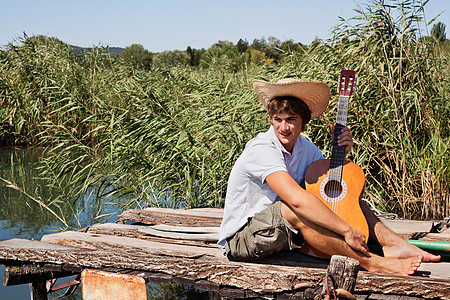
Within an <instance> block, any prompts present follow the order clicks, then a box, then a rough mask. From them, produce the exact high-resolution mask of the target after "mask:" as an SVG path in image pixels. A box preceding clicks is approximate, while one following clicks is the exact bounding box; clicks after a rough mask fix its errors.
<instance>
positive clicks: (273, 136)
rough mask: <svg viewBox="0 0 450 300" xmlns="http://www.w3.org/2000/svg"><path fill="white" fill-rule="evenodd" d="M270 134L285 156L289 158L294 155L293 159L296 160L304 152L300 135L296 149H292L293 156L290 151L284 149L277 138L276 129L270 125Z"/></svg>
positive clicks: (296, 142) (295, 145)
mask: <svg viewBox="0 0 450 300" xmlns="http://www.w3.org/2000/svg"><path fill="white" fill-rule="evenodd" d="M268 133H269V136H270V138H271V140H272V141H273V142H274V143H275V145H277V146H278V148H280V150H281V152H283V153H284V154H287V155H289V156H291V155H292V158H293V159H296V158H297V157H298V155H299V154H300V153H301V152H302V151H303V147H302V138H301V135H299V136H298V137H297V140H296V141H295V144H294V147H293V148H292V154H291V153H290V152H289V151H287V150H286V148H284V146H283V144H282V143H281V142H280V140H279V139H278V138H277V136H276V134H275V129H274V128H273V125H270V128H269V130H268Z"/></svg>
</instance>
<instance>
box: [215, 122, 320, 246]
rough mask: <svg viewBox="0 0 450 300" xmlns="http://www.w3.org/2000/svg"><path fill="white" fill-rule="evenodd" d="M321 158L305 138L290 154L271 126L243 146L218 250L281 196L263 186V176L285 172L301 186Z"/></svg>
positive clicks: (232, 176)
mask: <svg viewBox="0 0 450 300" xmlns="http://www.w3.org/2000/svg"><path fill="white" fill-rule="evenodd" d="M319 159H323V155H322V152H321V151H320V150H319V148H317V147H316V145H314V144H313V143H311V142H310V141H308V140H307V139H306V138H304V137H302V136H299V137H298V138H297V141H296V142H295V144H294V147H293V148H292V154H291V153H289V151H287V150H286V149H285V148H284V147H283V144H282V143H281V142H280V140H278V138H277V137H276V135H275V132H274V128H273V126H270V128H269V130H268V131H267V132H264V133H260V134H258V135H257V136H256V137H255V138H253V139H251V140H250V141H249V142H248V143H247V144H246V145H245V149H244V151H243V152H242V154H241V156H240V157H239V158H238V159H237V161H236V163H235V164H234V166H233V169H232V170H231V173H230V178H229V179H228V186H227V193H226V196H225V209H224V214H223V219H222V224H221V226H220V232H219V242H218V245H219V247H224V246H225V244H226V239H227V238H229V237H230V236H232V235H234V234H235V233H236V232H237V231H238V230H239V229H240V228H241V227H242V226H243V225H244V224H245V223H246V222H247V219H248V218H251V217H253V215H254V214H255V213H257V212H260V211H262V210H263V209H265V208H267V207H269V206H270V205H272V204H273V203H274V202H275V201H278V200H281V199H280V197H278V195H277V194H276V193H275V192H274V191H273V190H272V189H271V188H270V186H269V185H268V184H267V183H266V177H267V176H268V175H270V174H272V173H274V172H277V171H286V172H288V173H289V175H291V177H292V178H293V179H294V180H295V181H296V182H297V183H298V184H300V183H301V182H302V181H303V180H304V177H305V172H306V169H307V168H308V166H309V165H310V164H311V163H313V162H314V161H316V160H319Z"/></svg>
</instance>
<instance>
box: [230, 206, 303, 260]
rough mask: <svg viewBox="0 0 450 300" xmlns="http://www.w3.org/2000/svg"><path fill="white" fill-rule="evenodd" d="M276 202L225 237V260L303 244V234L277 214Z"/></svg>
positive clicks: (268, 253)
mask: <svg viewBox="0 0 450 300" xmlns="http://www.w3.org/2000/svg"><path fill="white" fill-rule="evenodd" d="M280 205H281V202H280V201H277V202H275V203H274V204H273V205H271V206H270V207H268V208H266V209H264V210H262V211H260V212H258V213H256V214H255V215H254V216H253V218H249V219H248V221H247V223H246V224H245V225H244V226H243V227H242V228H241V229H239V231H238V232H236V233H235V234H234V235H233V236H232V237H230V238H228V239H227V244H226V246H225V255H226V256H227V257H228V259H229V260H236V261H250V260H257V259H260V258H263V257H266V256H269V255H271V254H273V253H276V252H279V251H281V250H283V249H290V250H292V249H295V248H300V247H301V246H303V244H304V242H305V241H304V238H303V235H302V234H301V232H300V231H298V230H296V229H295V228H294V227H293V226H292V225H291V224H290V223H289V222H288V221H286V220H285V219H284V218H283V217H282V216H281V210H280Z"/></svg>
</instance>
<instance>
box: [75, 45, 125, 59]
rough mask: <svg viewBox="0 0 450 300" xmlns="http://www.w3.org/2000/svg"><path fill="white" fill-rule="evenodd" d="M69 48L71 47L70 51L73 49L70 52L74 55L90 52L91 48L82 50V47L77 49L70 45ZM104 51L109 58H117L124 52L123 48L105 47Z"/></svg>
mask: <svg viewBox="0 0 450 300" xmlns="http://www.w3.org/2000/svg"><path fill="white" fill-rule="evenodd" d="M71 47H72V49H73V50H72V51H73V52H74V53H87V52H89V51H91V50H92V48H83V47H79V46H72V45H71ZM104 49H105V51H106V52H107V53H109V54H110V55H111V56H119V55H120V54H121V53H122V51H123V50H124V48H120V47H106V48H104Z"/></svg>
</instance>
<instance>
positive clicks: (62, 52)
mask: <svg viewBox="0 0 450 300" xmlns="http://www.w3.org/2000/svg"><path fill="white" fill-rule="evenodd" d="M422 12H423V7H422V6H421V5H420V3H419V4H418V3H417V2H416V1H412V0H410V1H369V4H368V5H367V6H366V7H364V8H359V9H358V15H357V16H356V17H354V18H351V19H349V20H345V19H342V20H341V22H340V23H339V24H338V25H337V26H336V27H335V28H334V37H333V39H331V40H329V41H325V42H319V41H317V42H315V43H313V44H312V45H310V46H309V47H300V48H298V49H297V51H293V52H286V53H284V57H283V59H282V60H281V62H280V63H278V64H274V63H271V62H270V60H266V61H261V60H258V61H252V60H242V59H241V58H240V59H239V62H242V61H245V64H244V65H242V67H237V66H239V64H236V63H233V61H232V58H230V57H229V56H224V57H221V56H220V54H217V53H215V56H213V55H211V54H209V55H210V56H209V57H208V59H205V60H203V61H202V62H201V63H200V66H199V67H189V66H183V65H177V66H172V67H168V66H165V65H162V66H161V67H153V68H152V69H151V70H150V71H145V70H137V69H134V68H133V66H131V65H129V64H127V63H126V62H125V61H123V60H121V59H113V58H111V57H109V56H108V55H106V54H105V52H104V51H103V49H94V51H92V52H90V53H89V54H88V55H87V56H77V55H75V54H74V53H72V52H71V51H70V49H69V48H66V46H65V45H64V44H62V43H61V42H59V41H57V40H55V39H48V38H47V39H46V38H42V37H33V38H27V39H25V40H24V41H23V43H22V44H21V46H11V47H10V48H9V49H8V50H7V51H6V52H1V55H0V75H1V76H0V86H2V94H0V96H1V98H0V99H1V101H2V103H5V107H7V111H6V114H7V116H8V118H9V120H14V121H11V122H12V123H11V124H13V125H14V126H15V129H14V130H15V131H14V132H15V133H17V135H18V136H21V135H19V132H22V133H29V134H31V136H32V139H31V141H32V142H33V143H36V142H37V141H39V142H41V143H43V144H44V145H46V146H47V148H46V156H45V158H44V160H43V165H42V177H45V178H46V179H47V180H48V182H49V185H50V186H52V188H53V189H56V190H58V191H60V192H59V193H58V196H57V197H58V200H64V201H67V202H70V201H72V202H73V203H75V200H76V199H79V198H80V197H82V196H83V195H86V194H92V197H97V198H98V199H102V200H103V201H105V202H106V201H116V200H115V199H119V198H122V199H123V198H126V199H127V201H126V202H124V203H123V209H125V208H126V207H142V206H145V205H152V206H153V205H157V206H169V207H198V206H214V207H220V206H222V205H223V201H224V194H225V191H226V183H227V179H228V174H229V172H230V170H231V167H232V165H233V163H234V161H235V160H236V159H237V157H238V155H239V154H240V153H241V152H242V150H243V148H244V147H245V143H246V142H247V141H248V140H249V139H251V138H252V137H254V136H255V135H256V134H257V133H259V132H261V131H264V130H266V129H267V128H268V121H267V114H266V112H265V111H264V109H263V108H262V105H261V104H260V103H259V101H258V100H257V98H256V96H255V95H254V93H253V91H252V90H251V81H252V79H254V78H259V79H265V80H269V81H276V80H278V79H281V78H284V77H297V78H300V79H313V80H322V81H324V82H326V83H327V84H329V86H330V87H331V88H332V90H333V97H332V101H331V105H330V107H329V109H328V110H327V111H326V112H325V114H324V115H323V116H322V117H321V118H319V119H318V120H314V121H313V122H311V124H310V126H309V127H308V130H307V132H305V135H307V136H308V138H310V139H312V140H313V141H314V142H315V143H316V144H317V145H318V146H319V147H320V148H321V149H323V151H324V153H325V155H328V154H329V152H330V140H331V136H330V134H329V127H330V126H331V125H333V123H334V120H335V105H336V100H337V95H336V92H334V90H335V88H336V84H337V75H338V74H339V72H340V70H342V69H354V70H356V72H357V75H358V80H359V89H358V92H357V93H356V94H355V95H354V96H353V97H352V99H351V104H350V111H349V114H350V116H349V120H350V122H349V123H350V126H351V127H352V133H353V135H354V137H355V142H356V146H355V147H354V151H353V153H352V156H351V158H352V159H353V160H354V161H356V162H357V163H358V164H359V165H361V166H362V167H363V169H364V170H365V171H366V177H367V184H366V194H365V198H366V200H367V201H369V202H370V203H372V204H374V205H375V206H377V207H378V208H379V209H381V210H384V211H389V212H396V213H399V214H400V215H401V216H404V217H411V218H412V217H414V218H416V217H421V218H440V217H444V216H446V215H448V214H449V213H450V205H449V202H450V199H449V194H450V193H449V175H448V162H449V161H450V160H449V151H448V145H449V142H450V141H449V130H450V129H449V123H448V120H449V118H448V117H449V111H450V109H449V107H448V101H446V99H448V96H449V84H448V76H447V75H448V70H449V67H448V60H446V59H444V58H443V56H440V54H439V53H441V52H439V51H436V49H435V45H434V44H433V43H430V41H428V40H426V39H423V38H421V36H420V34H421V30H422V29H423V28H422V27H421V26H423V18H422ZM216 54H217V55H216ZM16 117H20V118H21V119H16ZM22 119H23V121H15V120H22ZM20 124H23V125H22V127H20V126H21V125H20ZM24 125H26V126H25V127H24ZM27 126H28V127H27ZM22 136H23V135H22Z"/></svg>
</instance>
